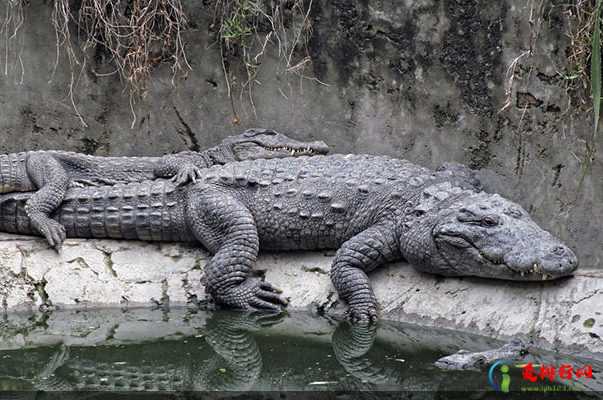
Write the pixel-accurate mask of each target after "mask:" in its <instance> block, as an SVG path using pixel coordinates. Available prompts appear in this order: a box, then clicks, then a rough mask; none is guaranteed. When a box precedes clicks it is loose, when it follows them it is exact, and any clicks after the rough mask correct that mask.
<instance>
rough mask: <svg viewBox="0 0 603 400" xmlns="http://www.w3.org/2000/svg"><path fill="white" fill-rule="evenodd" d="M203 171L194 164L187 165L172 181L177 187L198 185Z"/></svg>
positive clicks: (182, 167) (181, 168)
mask: <svg viewBox="0 0 603 400" xmlns="http://www.w3.org/2000/svg"><path fill="white" fill-rule="evenodd" d="M201 176H202V175H201V170H200V169H199V168H197V167H196V166H195V165H193V164H185V165H183V166H181V167H180V170H179V171H178V173H177V174H176V175H174V176H173V177H172V181H173V182H174V183H175V184H176V186H183V185H186V184H187V183H188V182H193V183H197V178H201Z"/></svg>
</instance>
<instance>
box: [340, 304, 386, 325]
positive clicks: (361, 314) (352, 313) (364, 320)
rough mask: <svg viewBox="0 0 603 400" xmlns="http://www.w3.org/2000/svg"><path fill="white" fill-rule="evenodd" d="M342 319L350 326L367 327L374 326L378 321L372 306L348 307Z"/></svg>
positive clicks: (375, 310)
mask: <svg viewBox="0 0 603 400" xmlns="http://www.w3.org/2000/svg"><path fill="white" fill-rule="evenodd" d="M344 317H345V318H346V319H347V320H348V321H350V322H351V323H352V324H358V325H369V324H376V323H377V321H378V320H379V317H378V315H377V309H376V308H375V306H374V305H372V304H371V305H363V306H354V307H352V306H350V309H349V310H348V311H347V312H346V313H345V314H344Z"/></svg>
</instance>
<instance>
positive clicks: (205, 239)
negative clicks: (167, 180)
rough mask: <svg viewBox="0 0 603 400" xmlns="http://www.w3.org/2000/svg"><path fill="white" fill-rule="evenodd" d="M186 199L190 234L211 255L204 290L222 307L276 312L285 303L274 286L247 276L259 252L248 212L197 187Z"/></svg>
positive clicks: (229, 198) (236, 202)
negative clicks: (197, 189)
mask: <svg viewBox="0 0 603 400" xmlns="http://www.w3.org/2000/svg"><path fill="white" fill-rule="evenodd" d="M199 189H200V190H199V191H195V192H194V196H191V197H189V198H188V199H187V207H186V216H187V219H188V221H189V227H190V229H191V231H192V232H193V234H194V235H195V236H196V237H197V239H199V241H200V242H201V243H203V245H204V246H205V247H206V248H207V249H208V250H209V251H210V252H212V253H213V254H214V256H213V257H212V259H211V260H210V261H209V262H208V263H207V264H206V265H205V277H204V282H205V285H206V290H207V291H208V292H209V293H210V294H211V295H212V296H213V298H214V299H215V300H216V302H217V303H218V304H220V305H222V306H224V307H225V308H232V309H238V310H257V309H268V310H280V309H281V306H282V305H283V304H286V303H287V301H286V300H285V299H284V298H283V297H282V296H281V295H280V294H279V293H280V292H281V290H280V289H278V288H277V287H276V286H274V285H272V284H270V283H268V282H263V281H260V280H258V279H255V278H251V277H249V273H250V271H251V267H252V265H253V263H255V260H256V258H257V254H258V250H259V239H258V232H257V229H256V226H255V221H254V219H253V216H252V215H251V212H250V211H249V209H248V208H247V207H246V206H245V205H244V204H243V203H241V202H240V201H239V200H237V199H236V198H234V197H232V196H230V195H229V194H226V193H223V192H218V191H216V190H212V189H209V188H205V189H204V188H202V187H200V188H199Z"/></svg>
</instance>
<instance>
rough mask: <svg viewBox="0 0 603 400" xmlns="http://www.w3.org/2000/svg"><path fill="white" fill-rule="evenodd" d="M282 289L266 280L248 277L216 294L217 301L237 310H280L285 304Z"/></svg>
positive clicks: (285, 300)
mask: <svg viewBox="0 0 603 400" xmlns="http://www.w3.org/2000/svg"><path fill="white" fill-rule="evenodd" d="M281 293H282V290H281V289H280V288H278V287H277V286H274V285H273V284H271V283H268V282H262V281H259V280H257V279H252V278H248V279H246V280H245V281H244V282H243V283H241V284H240V285H238V286H235V287H233V288H231V289H230V290H228V291H227V292H225V293H223V294H222V295H220V296H218V298H217V300H218V302H219V303H222V304H224V305H225V306H227V307H229V308H234V309H239V310H272V311H280V310H281V308H282V307H283V306H286V305H287V303H288V302H287V299H285V297H284V296H283V295H282V294H281Z"/></svg>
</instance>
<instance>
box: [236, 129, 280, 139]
mask: <svg viewBox="0 0 603 400" xmlns="http://www.w3.org/2000/svg"><path fill="white" fill-rule="evenodd" d="M268 132H273V131H270V130H266V129H257V128H251V129H247V130H246V131H245V132H243V136H245V137H254V136H257V135H259V134H262V133H265V134H269V135H270V134H271V133H268Z"/></svg>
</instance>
